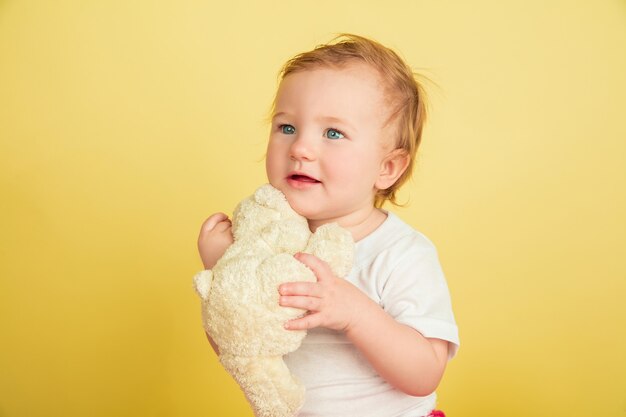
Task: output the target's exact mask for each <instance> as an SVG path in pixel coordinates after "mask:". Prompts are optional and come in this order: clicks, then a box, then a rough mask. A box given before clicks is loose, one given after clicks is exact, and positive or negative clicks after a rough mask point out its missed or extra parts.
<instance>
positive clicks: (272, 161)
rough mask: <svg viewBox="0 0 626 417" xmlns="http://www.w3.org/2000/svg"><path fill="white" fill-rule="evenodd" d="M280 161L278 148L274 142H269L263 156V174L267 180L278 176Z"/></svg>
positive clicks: (281, 159)
mask: <svg viewBox="0 0 626 417" xmlns="http://www.w3.org/2000/svg"><path fill="white" fill-rule="evenodd" d="M282 161H283V158H282V156H281V151H280V147H279V146H277V145H276V143H275V142H272V141H270V143H269V144H268V145H267V152H266V154H265V172H266V174H267V177H268V179H270V180H272V179H273V178H274V177H275V176H276V175H279V173H280V170H281V167H282V165H281V163H282Z"/></svg>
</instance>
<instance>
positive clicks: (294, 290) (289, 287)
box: [278, 281, 322, 297]
mask: <svg viewBox="0 0 626 417" xmlns="http://www.w3.org/2000/svg"><path fill="white" fill-rule="evenodd" d="M278 292H279V293H280V294H281V295H306V296H309V297H321V296H322V289H321V288H320V286H319V284H318V283H317V282H301V281H297V282H285V283H284V284H281V285H280V286H279V287H278Z"/></svg>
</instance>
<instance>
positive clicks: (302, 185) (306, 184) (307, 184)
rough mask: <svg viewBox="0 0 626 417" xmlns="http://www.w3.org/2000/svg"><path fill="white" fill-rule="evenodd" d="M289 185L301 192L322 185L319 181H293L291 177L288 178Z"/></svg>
mask: <svg viewBox="0 0 626 417" xmlns="http://www.w3.org/2000/svg"><path fill="white" fill-rule="evenodd" d="M287 183H288V184H289V185H290V186H291V187H293V188H297V189H299V190H304V189H307V188H311V187H313V186H314V185H318V184H321V182H319V181H302V180H296V179H293V178H291V177H289V178H287Z"/></svg>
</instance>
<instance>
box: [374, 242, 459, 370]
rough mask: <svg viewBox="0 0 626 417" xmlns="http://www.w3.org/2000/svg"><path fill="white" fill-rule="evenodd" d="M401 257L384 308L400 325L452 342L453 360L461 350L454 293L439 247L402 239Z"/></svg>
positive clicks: (389, 282) (390, 279)
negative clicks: (445, 271)
mask: <svg viewBox="0 0 626 417" xmlns="http://www.w3.org/2000/svg"><path fill="white" fill-rule="evenodd" d="M394 250H398V251H399V253H400V255H399V256H398V258H397V262H396V263H395V264H394V265H390V268H391V270H390V273H389V276H388V278H387V281H386V282H385V285H384V287H383V291H382V294H381V302H382V307H383V308H384V309H385V311H386V312H387V313H389V314H390V315H391V316H392V317H394V319H395V320H396V321H398V322H399V323H402V324H405V325H407V326H410V327H412V328H414V329H415V330H417V331H418V332H420V333H421V334H422V335H423V336H424V337H428V338H436V339H442V340H447V341H448V342H450V345H449V347H450V349H449V358H450V359H451V358H452V357H454V356H455V355H456V353H457V350H458V348H459V345H460V342H459V332H458V328H457V325H456V322H455V319H454V313H453V311H452V304H451V301H450V292H449V290H448V284H447V282H446V279H445V276H444V274H443V270H442V268H441V265H440V263H439V257H438V255H437V250H436V249H435V247H434V246H433V245H432V243H430V241H428V240H427V239H426V238H424V237H423V236H421V235H417V236H415V237H411V238H405V239H402V242H400V243H399V247H397V248H394Z"/></svg>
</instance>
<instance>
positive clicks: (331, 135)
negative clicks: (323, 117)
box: [324, 129, 344, 139]
mask: <svg viewBox="0 0 626 417" xmlns="http://www.w3.org/2000/svg"><path fill="white" fill-rule="evenodd" d="M324 135H325V136H326V137H327V138H328V139H341V138H343V137H344V136H343V133H341V132H340V131H338V130H337V129H328V130H327V131H326V133H325V134H324Z"/></svg>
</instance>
